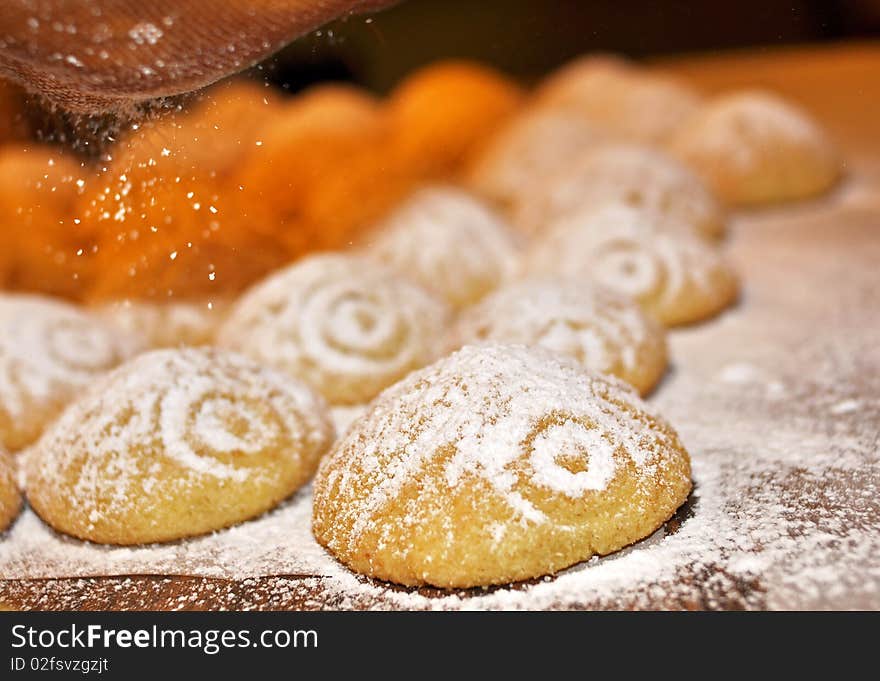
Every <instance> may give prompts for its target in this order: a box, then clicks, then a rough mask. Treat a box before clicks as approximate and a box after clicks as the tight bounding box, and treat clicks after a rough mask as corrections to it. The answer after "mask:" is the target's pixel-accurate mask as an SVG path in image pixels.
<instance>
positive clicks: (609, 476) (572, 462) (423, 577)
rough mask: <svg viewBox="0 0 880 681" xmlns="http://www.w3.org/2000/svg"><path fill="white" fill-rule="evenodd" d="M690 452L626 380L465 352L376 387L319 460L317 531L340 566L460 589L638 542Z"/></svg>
mask: <svg viewBox="0 0 880 681" xmlns="http://www.w3.org/2000/svg"><path fill="white" fill-rule="evenodd" d="M690 489H691V481H690V461H689V458H688V454H687V452H686V451H685V449H684V447H683V446H682V444H681V442H680V440H679V438H678V436H677V435H676V433H675V431H674V430H673V429H672V428H671V427H670V426H669V424H667V423H666V422H665V421H664V420H663V419H662V418H661V417H660V416H658V415H656V414H655V413H653V411H652V410H651V409H650V408H649V407H648V406H647V405H645V404H643V403H642V402H641V401H640V400H639V398H638V397H637V395H636V394H635V393H634V392H633V391H631V390H630V389H629V388H627V387H625V385H624V384H623V383H620V382H618V381H616V380H614V379H607V380H606V379H605V378H602V377H599V376H598V375H595V374H591V373H589V372H587V371H586V370H584V369H583V368H582V367H580V366H579V365H577V364H576V363H574V362H572V361H570V360H568V359H565V358H561V357H559V356H557V355H553V354H551V353H548V352H546V351H544V350H541V349H538V348H525V347H522V346H492V345H488V346H470V347H467V348H464V349H463V350H461V351H459V352H457V353H455V354H453V355H450V356H448V357H446V358H444V359H442V360H440V361H439V362H437V363H436V364H433V365H431V366H430V367H427V368H425V369H423V370H421V371H417V372H415V373H413V374H412V375H411V376H409V377H407V378H406V379H405V380H403V381H401V382H400V383H398V384H397V385H395V386H394V387H392V388H390V389H389V390H387V391H386V392H385V393H383V394H382V395H381V396H380V397H379V398H378V399H377V400H376V401H375V402H374V403H373V405H372V406H371V408H370V411H369V412H368V413H367V414H366V415H365V416H363V417H362V418H361V419H360V420H358V421H357V423H356V424H355V425H354V426H353V427H352V428H351V430H349V432H348V434H347V435H345V436H344V437H343V438H342V439H341V440H339V441H338V442H337V443H336V444H335V445H334V447H333V448H332V449H331V452H330V453H329V454H328V455H327V457H326V458H325V459H324V461H323V462H322V464H321V466H320V468H319V471H318V474H317V476H316V478H315V484H314V508H313V518H312V528H313V532H314V534H315V537H316V539H317V540H318V542H319V543H320V544H322V545H323V546H325V547H326V548H327V549H328V550H329V551H330V552H331V553H332V554H333V555H334V556H336V558H338V559H339V560H340V561H341V562H342V563H344V564H345V565H347V566H348V567H349V568H351V569H352V570H354V571H356V572H359V573H362V574H364V575H368V576H370V577H375V578H378V579H384V580H388V581H392V582H396V583H399V584H405V585H408V586H416V585H426V584H427V585H432V586H438V587H443V588H460V587H461V588H464V587H473V586H484V585H490V584H503V583H507V582H512V581H516V580H522V579H530V578H535V577H540V576H542V575H549V574H553V573H555V572H557V571H558V570H561V569H563V568H566V567H568V566H570V565H573V564H575V563H578V562H580V561H583V560H586V559H588V558H590V557H591V556H594V555H597V554H600V555H602V554H607V553H611V552H613V551H616V550H618V549H621V548H623V547H624V546H627V545H629V544H632V543H633V542H635V541H638V540H639V539H642V538H643V537H646V536H648V535H650V534H651V533H653V532H654V531H655V530H656V529H657V528H659V527H660V526H661V525H662V524H663V523H664V522H665V521H666V520H668V519H669V517H670V516H672V514H673V513H674V512H675V510H676V509H677V508H678V507H679V506H680V505H681V504H682V503H683V502H684V501H685V499H686V498H687V495H688V493H689V492H690Z"/></svg>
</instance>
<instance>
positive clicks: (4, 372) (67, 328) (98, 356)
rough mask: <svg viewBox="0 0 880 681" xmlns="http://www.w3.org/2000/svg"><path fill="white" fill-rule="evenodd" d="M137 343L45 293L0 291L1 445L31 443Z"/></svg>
mask: <svg viewBox="0 0 880 681" xmlns="http://www.w3.org/2000/svg"><path fill="white" fill-rule="evenodd" d="M136 348H137V342H136V340H133V339H131V338H128V337H125V336H123V335H122V334H120V333H118V332H116V331H115V330H113V329H111V328H110V327H108V326H106V325H105V324H104V323H102V322H101V321H100V320H98V319H97V318H95V317H93V316H91V315H88V314H86V313H84V312H82V311H80V310H79V309H77V308H75V307H73V306H72V305H68V304H66V303H61V302H58V301H54V300H51V299H48V298H43V297H40V296H31V295H17V294H6V295H0V447H2V448H4V449H6V450H8V451H12V452H14V451H17V450H19V449H21V448H23V447H26V446H27V445H29V444H31V443H32V442H33V441H34V440H35V439H36V438H37V437H39V435H40V433H41V432H42V431H43V429H44V428H45V427H46V426H47V425H48V424H49V423H50V422H51V421H52V419H54V418H55V417H56V416H57V415H58V413H59V412H60V411H61V410H62V409H63V408H64V406H65V405H66V404H67V403H68V402H69V401H70V400H72V399H73V398H74V397H76V396H77V394H78V393H79V392H80V391H81V390H83V389H84V388H85V387H86V386H88V385H89V384H90V383H92V382H93V381H94V380H95V379H96V378H97V377H99V376H100V375H101V374H103V373H105V372H106V371H109V370H110V369H112V368H114V367H115V366H116V365H117V364H119V363H120V362H122V361H123V360H125V359H126V358H127V357H128V356H129V355H130V354H131V353H132V352H133V351H134V350H135V349H136Z"/></svg>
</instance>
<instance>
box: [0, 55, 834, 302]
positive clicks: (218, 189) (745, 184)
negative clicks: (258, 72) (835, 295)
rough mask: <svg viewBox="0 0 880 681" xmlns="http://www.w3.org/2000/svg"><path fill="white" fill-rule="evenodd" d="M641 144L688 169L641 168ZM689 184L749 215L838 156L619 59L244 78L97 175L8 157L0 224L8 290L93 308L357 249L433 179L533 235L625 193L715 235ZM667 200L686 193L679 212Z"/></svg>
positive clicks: (114, 154) (130, 141) (119, 154)
mask: <svg viewBox="0 0 880 681" xmlns="http://www.w3.org/2000/svg"><path fill="white" fill-rule="evenodd" d="M0 96H2V93H0ZM11 101H12V100H11V99H10V102H11ZM0 115H2V114H0ZM0 127H2V126H0ZM6 127H9V128H10V129H11V127H10V126H6ZM10 134H11V133H10ZM13 139H14V136H13ZM608 143H617V144H635V145H640V146H638V147H636V150H635V152H634V153H633V154H630V155H629V158H627V157H626V155H624V154H622V153H620V150H618V152H616V153H615V154H614V155H615V157H616V160H615V161H614V162H613V163H611V164H609V163H608V162H607V161H606V160H603V159H602V158H601V154H598V158H596V156H595V155H594V157H593V159H592V160H590V159H588V158H586V157H587V156H589V155H590V152H598V149H599V148H600V147H601V146H603V145H605V144H608ZM645 146H651V147H653V148H654V149H655V150H657V153H661V152H662V151H666V152H668V153H669V156H675V157H677V158H679V160H681V161H683V162H684V164H685V165H689V166H690V167H691V170H692V171H693V172H690V173H687V172H686V173H684V174H682V173H681V172H678V171H679V170H680V169H681V167H684V166H683V165H682V164H679V167H678V169H670V168H669V167H668V166H669V164H668V163H667V164H665V166H666V167H665V168H659V167H654V166H658V164H656V163H653V164H652V163H648V164H647V165H648V166H651V167H645V165H646V164H645V162H644V151H645V150H644V147H645ZM667 160H669V157H667ZM612 165H616V166H617V168H618V170H612V168H611V166H612ZM659 165H661V166H663V165H664V164H659ZM575 166H576V167H575ZM597 166H598V167H599V168H600V170H601V173H600V174H601V175H602V177H603V178H609V179H607V180H606V179H602V180H597V177H596V176H597V171H596V167H597ZM614 173H620V174H627V175H629V176H631V177H634V178H637V177H638V176H639V174H640V173H654V174H658V173H664V174H666V175H668V177H666V178H665V180H664V182H663V184H662V187H665V189H658V190H657V191H656V192H655V193H653V194H650V195H647V194H643V193H641V192H640V191H639V190H638V188H637V187H636V188H633V187H632V186H627V185H626V184H624V185H618V186H616V187H609V185H614V184H615V183H616V182H617V181H616V180H615V179H614ZM694 173H696V174H697V175H699V176H700V177H701V178H702V179H703V180H704V182H705V183H706V184H707V185H708V186H709V187H711V188H712V189H713V190H714V192H715V193H716V194H717V195H718V196H720V197H721V198H722V199H723V200H724V202H726V203H728V204H731V205H742V204H748V203H754V202H759V201H761V202H768V201H778V200H786V199H793V198H802V197H806V196H810V195H813V194H815V193H818V192H820V191H822V190H823V189H826V188H827V187H829V186H831V185H832V184H833V182H834V180H835V179H836V178H837V177H838V176H839V173H840V162H839V159H838V158H837V155H836V152H835V151H834V149H833V147H832V146H831V144H830V143H829V142H828V140H827V137H826V136H825V135H824V133H823V132H822V131H821V130H820V129H819V127H818V126H817V125H816V124H815V123H813V122H812V121H811V120H810V119H809V117H808V116H807V115H806V114H804V113H803V112H801V111H799V110H798V109H797V108H796V107H795V106H794V105H792V104H791V103H788V102H784V101H782V100H781V99H779V98H778V97H776V96H774V95H772V94H769V93H758V92H743V93H732V94H730V95H725V96H722V97H719V98H713V99H709V100H704V99H703V98H702V97H701V96H700V95H699V94H698V93H696V92H694V91H693V90H692V89H690V88H689V87H687V86H686V85H684V84H682V83H680V82H678V81H676V80H674V79H671V78H669V77H667V76H663V75H658V74H655V73H653V72H649V71H645V70H642V69H637V68H635V67H634V66H632V65H631V64H628V63H626V62H624V61H622V60H618V59H610V58H596V57H592V58H585V59H583V60H578V61H576V62H574V63H573V64H571V65H568V66H566V67H563V68H562V69H561V70H560V71H558V72H557V73H555V74H552V75H551V76H550V77H548V78H547V79H546V80H545V81H544V82H543V83H541V84H540V85H539V86H538V87H537V88H536V89H535V90H534V91H533V92H531V93H529V94H526V93H524V92H523V91H522V90H521V89H520V88H519V87H518V86H516V85H515V84H514V83H512V82H511V81H509V80H508V79H506V78H504V77H503V76H501V75H500V74H497V73H494V72H492V71H491V70H488V69H485V68H483V67H480V66H476V65H473V64H466V63H456V62H450V63H441V64H436V65H432V66H430V67H427V68H425V69H422V70H420V71H418V72H416V73H415V74H414V75H412V76H411V77H410V78H409V79H407V80H406V81H404V82H403V83H402V84H401V85H400V86H399V87H398V88H397V89H396V90H395V91H394V92H393V93H392V94H391V95H390V96H389V97H388V98H387V99H386V100H379V99H377V98H375V97H372V96H371V95H368V94H367V93H364V92H361V91H359V90H357V89H356V88H352V87H348V86H336V85H334V86H320V87H317V88H314V89H311V90H308V91H306V92H304V93H302V94H300V95H297V96H296V97H292V98H289V99H281V98H280V97H279V96H278V95H277V94H275V93H273V92H272V91H271V90H270V89H268V88H266V87H262V86H259V85H256V84H254V83H251V82H248V81H232V82H230V83H226V84H223V85H221V86H218V87H215V88H212V89H211V90H209V91H208V92H207V93H206V94H205V95H204V96H203V98H202V99H199V100H197V101H196V102H194V103H193V105H192V106H190V107H188V108H187V109H186V110H182V111H181V112H180V113H178V114H176V115H173V116H166V117H164V118H161V119H158V120H156V121H148V122H145V123H143V124H142V125H139V126H133V129H132V130H130V131H128V132H127V133H126V134H124V135H123V137H122V139H120V140H118V141H117V142H116V143H115V144H114V145H113V146H112V147H111V148H110V150H109V152H108V154H107V155H106V156H104V157H102V159H101V160H100V162H99V163H97V164H89V163H83V162H82V161H81V160H79V159H75V158H74V157H73V156H72V155H70V154H68V153H65V152H63V151H61V150H59V149H57V148H53V147H44V146H40V145H33V144H31V145H29V146H27V147H26V148H21V144H20V142H16V143H15V144H8V145H6V146H4V147H2V151H0V220H2V221H3V223H4V224H9V225H17V228H16V229H12V230H6V231H4V232H3V234H2V239H3V240H4V244H3V246H4V247H3V248H0V254H2V255H0V284H4V285H6V286H11V287H14V288H17V289H19V290H25V291H34V292H43V293H49V294H53V295H59V296H62V297H68V298H74V299H80V300H82V299H89V300H92V301H96V300H97V301H114V300H118V299H139V300H142V299H147V300H167V299H168V298H169V297H174V298H176V299H178V300H193V299H197V300H201V299H204V298H210V299H212V300H218V301H220V300H222V299H224V298H229V297H231V296H234V295H237V294H238V293H240V291H241V290H243V288H245V287H247V286H249V285H250V284H252V283H253V282H254V281H256V280H257V279H259V278H260V277H262V276H264V275H265V274H266V273H267V272H269V271H271V270H273V269H275V268H277V267H279V266H281V265H283V264H285V263H286V262H289V261H290V260H292V259H293V258H295V257H297V256H300V255H302V254H303V253H306V252H309V251H313V250H323V249H327V248H330V249H334V248H339V247H341V246H343V245H345V244H347V243H348V242H349V241H351V240H356V239H357V238H358V237H359V236H360V235H361V234H362V231H363V230H364V229H366V228H367V227H368V226H369V225H371V224H373V223H374V222H375V221H376V220H377V219H379V218H380V216H381V215H383V214H385V213H386V212H387V211H388V210H389V209H390V208H391V207H393V206H394V205H395V204H396V203H398V202H399V201H400V199H401V198H402V197H404V196H406V195H408V194H409V193H410V192H411V191H412V190H413V188H414V187H415V186H417V185H418V184H420V183H423V182H425V181H436V180H445V181H450V180H451V181H456V182H458V181H461V182H464V183H465V184H467V185H468V186H469V187H471V188H472V189H474V190H475V191H477V192H478V193H480V194H481V195H483V196H485V197H486V198H488V199H490V200H491V201H493V202H494V203H496V204H497V206H498V207H499V208H500V209H502V210H503V211H504V212H505V214H506V215H507V216H508V218H509V219H510V221H511V222H512V223H513V225H514V226H515V227H517V228H518V229H521V230H523V231H525V232H526V233H533V232H535V231H536V230H542V229H543V228H544V227H545V226H546V225H547V224H548V223H550V222H556V221H557V220H558V219H561V217H562V215H563V214H564V213H568V212H570V209H571V207H572V206H571V203H572V197H575V198H583V199H584V202H583V203H589V201H588V199H590V194H593V195H595V194H599V195H601V194H603V193H606V192H608V191H616V192H618V193H619V194H620V195H621V196H624V195H626V196H627V197H628V201H629V202H630V203H632V204H635V205H642V204H645V205H647V206H648V207H652V208H653V209H657V210H660V212H661V213H663V214H664V215H666V214H667V213H669V216H668V217H669V218H670V219H671V220H672V221H673V222H677V221H680V220H684V221H685V222H686V223H687V225H686V226H685V228H684V229H685V230H687V229H689V228H690V227H693V228H694V229H695V230H697V231H699V232H700V233H703V234H706V235H709V236H716V235H719V234H721V233H723V227H724V221H723V215H722V213H721V211H720V210H719V207H718V206H717V205H713V202H712V201H711V200H708V199H706V198H705V196H703V197H701V196H698V194H699V190H694V189H693V182H692V176H693V174H694ZM566 178H568V180H567V181H566ZM655 181H659V180H658V178H654V179H653V180H652V182H655ZM638 182H641V180H638ZM629 184H630V185H632V184H633V182H632V181H631V182H630V183H629ZM642 184H644V183H643V182H642ZM584 185H586V187H585V186H584ZM658 186H661V185H658ZM670 192H671V193H681V194H682V195H683V196H685V197H689V198H688V199H687V200H686V201H673V205H672V206H671V207H669V208H668V209H667V208H666V204H667V202H668V200H669V198H668V197H669V195H670ZM578 205H581V202H580V201H578ZM245 252H246V253H249V254H250V257H248V258H240V257H239V254H241V253H245Z"/></svg>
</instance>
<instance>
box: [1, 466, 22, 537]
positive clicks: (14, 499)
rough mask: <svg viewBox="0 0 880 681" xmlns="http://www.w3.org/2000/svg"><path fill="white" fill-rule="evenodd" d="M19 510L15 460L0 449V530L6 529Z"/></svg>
mask: <svg viewBox="0 0 880 681" xmlns="http://www.w3.org/2000/svg"><path fill="white" fill-rule="evenodd" d="M20 510H21V493H20V492H19V491H18V484H17V483H16V475H15V461H14V460H13V459H12V457H11V456H10V455H9V454H7V453H5V452H4V451H3V450H0V532H3V531H4V530H6V528H7V527H9V526H10V525H11V524H12V521H13V520H15V517H16V516H17V515H18V512H19V511H20Z"/></svg>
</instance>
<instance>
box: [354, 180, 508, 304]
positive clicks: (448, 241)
mask: <svg viewBox="0 0 880 681" xmlns="http://www.w3.org/2000/svg"><path fill="white" fill-rule="evenodd" d="M368 242H369V243H368V245H367V246H366V248H365V254H366V255H367V256H369V257H371V258H373V259H375V260H377V261H379V262H381V263H384V264H385V265H387V266H388V267H391V268H392V269H394V270H396V271H398V272H400V273H401V274H403V275H405V276H407V277H408V278H409V279H411V280H412V281H414V282H416V283H417V284H419V285H421V286H422V287H424V288H425V289H427V290H428V291H431V292H432V293H434V294H435V295H436V296H437V297H439V298H441V299H442V300H445V301H446V302H447V303H449V305H451V306H452V307H454V308H462V307H466V306H467V305H472V304H473V303H475V302H477V301H478V300H480V299H481V298H482V297H483V296H485V295H486V294H487V293H489V292H490V291H492V290H493V289H495V288H496V287H497V286H498V285H500V284H501V283H503V282H504V281H505V280H507V279H509V278H510V276H511V274H512V273H513V271H514V269H515V266H516V263H517V258H518V255H519V254H518V252H517V246H516V243H515V241H514V237H513V234H512V232H511V230H510V228H509V227H508V225H507V223H506V221H504V220H503V219H502V218H501V217H500V216H499V215H497V214H496V213H495V212H494V211H493V210H492V209H491V208H490V207H489V206H487V205H485V204H484V203H483V202H482V201H481V200H479V199H478V198H476V197H474V196H472V195H470V194H469V193H468V192H465V191H464V190H461V189H458V188H455V187H452V186H442V185H433V186H428V187H423V188H422V189H420V190H419V191H417V192H416V193H414V194H413V195H412V196H411V197H410V198H409V200H407V201H406V202H404V203H403V204H402V205H401V206H400V207H399V208H398V209H397V210H395V211H394V212H393V213H392V214H391V215H390V216H389V217H388V218H387V219H386V220H385V221H384V222H383V223H381V224H380V225H378V226H377V227H376V228H375V230H374V232H373V233H372V235H371V237H370V238H369V239H368Z"/></svg>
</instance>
